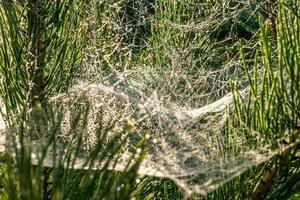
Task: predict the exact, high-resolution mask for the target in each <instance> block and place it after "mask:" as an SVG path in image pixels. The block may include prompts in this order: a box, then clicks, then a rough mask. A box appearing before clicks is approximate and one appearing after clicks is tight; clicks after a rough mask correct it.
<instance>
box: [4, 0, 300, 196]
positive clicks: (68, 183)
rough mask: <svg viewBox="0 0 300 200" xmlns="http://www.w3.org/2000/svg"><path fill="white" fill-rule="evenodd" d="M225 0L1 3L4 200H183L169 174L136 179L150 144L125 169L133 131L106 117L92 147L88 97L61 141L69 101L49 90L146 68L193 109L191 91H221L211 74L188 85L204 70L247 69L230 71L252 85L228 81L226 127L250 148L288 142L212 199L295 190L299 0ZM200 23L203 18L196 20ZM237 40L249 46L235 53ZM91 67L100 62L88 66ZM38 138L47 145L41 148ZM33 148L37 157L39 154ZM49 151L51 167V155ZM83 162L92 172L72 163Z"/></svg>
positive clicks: (299, 185)
mask: <svg viewBox="0 0 300 200" xmlns="http://www.w3.org/2000/svg"><path fill="white" fill-rule="evenodd" d="M224 2H225V3H226V5H225V4H223V2H222V1H201V2H200V1H199V2H198V1H192V0H190V1H172V0H157V1H155V0H153V1H139V2H138V1H131V0H128V1H123V0H122V1H99V2H98V1H96V2H90V1H85V2H83V1H77V0H64V1H54V0H50V1H41V0H36V1H28V2H22V1H13V0H3V1H1V2H0V28H1V38H0V44H1V45H0V48H1V50H0V74H1V78H0V80H1V86H0V94H1V98H2V100H3V101H4V103H5V107H6V110H7V112H6V113H7V114H6V115H5V120H6V123H7V124H6V125H7V130H6V131H7V135H8V141H10V143H9V146H8V147H9V148H8V149H9V151H8V152H6V153H3V154H1V155H0V199H12V200H14V199H130V198H137V199H184V198H187V196H185V194H184V192H182V191H181V189H180V188H179V187H178V186H176V185H175V184H174V183H173V182H172V181H170V180H165V179H159V178H154V177H139V176H138V174H137V171H138V168H139V166H140V164H141V162H142V160H143V158H144V156H145V151H144V149H143V147H144V146H143V145H144V144H145V140H144V139H142V141H141V142H140V143H138V145H140V146H139V147H140V148H142V152H141V153H134V154H133V155H132V157H131V158H130V159H129V160H128V163H127V165H126V166H125V168H124V169H123V170H122V171H117V167H116V166H117V165H118V162H119V160H118V158H120V157H121V155H122V153H123V149H124V146H125V144H126V141H127V139H128V138H130V136H131V135H130V134H132V133H127V132H124V133H123V134H124V135H126V137H125V138H123V137H121V135H120V134H117V135H115V136H113V137H110V135H108V132H109V128H108V127H103V126H102V125H103V124H101V113H100V114H99V113H98V114H99V124H97V131H98V132H97V139H98V140H97V142H96V145H95V146H94V147H93V148H92V149H90V150H89V151H85V150H84V149H83V148H82V144H83V142H84V141H83V138H84V135H85V134H86V132H87V129H88V123H87V122H88V116H89V115H88V114H89V112H90V105H89V103H86V102H85V101H82V99H81V100H80V99H79V100H76V103H75V104H74V105H72V106H71V107H72V109H71V114H70V116H71V123H70V124H71V126H70V128H69V129H68V130H67V132H68V134H69V135H71V141H70V142H69V143H67V144H65V143H62V142H61V141H60V140H59V137H58V135H59V134H60V133H62V132H63V130H62V129H61V127H62V124H63V117H64V116H65V114H66V113H67V110H68V109H69V110H70V108H67V107H63V106H61V105H57V104H54V103H51V102H48V97H50V96H51V95H53V94H56V93H59V92H63V91H66V90H67V89H68V88H69V86H70V85H71V83H72V81H74V77H75V76H77V75H78V74H80V73H81V75H78V76H79V77H80V78H86V79H97V78H99V77H101V76H102V75H103V74H104V75H107V74H110V73H112V72H114V71H115V70H119V69H139V68H143V67H145V66H150V67H152V68H153V70H157V71H159V72H160V73H161V74H162V75H163V76H165V79H163V80H165V82H162V83H160V84H157V85H155V86H154V85H151V83H149V87H165V86H166V85H167V86H168V84H169V83H170V82H172V83H174V82H176V84H175V85H176V86H175V87H173V88H169V91H170V97H169V98H170V99H171V100H174V99H175V98H179V100H180V102H184V103H186V104H187V105H190V106H194V105H199V104H200V105H201V103H200V102H197V100H196V99H191V98H189V99H186V96H185V95H184V94H187V93H190V92H193V93H195V94H197V95H201V94H203V93H204V94H206V93H208V91H211V90H212V88H214V86H213V87H211V84H210V83H211V82H212V80H208V81H207V82H206V83H205V84H203V86H201V87H200V88H193V89H192V90H191V89H188V90H187V89H186V88H188V87H187V85H188V84H193V83H194V82H197V81H198V80H199V77H200V76H201V70H203V69H204V70H205V72H209V71H213V70H215V69H220V70H222V69H226V70H228V71H226V73H221V74H225V75H224V77H223V76H221V78H220V82H227V81H228V80H229V79H234V78H236V79H237V80H239V79H238V78H239V77H240V76H241V74H243V73H242V72H240V71H239V72H238V73H231V72H232V71H238V70H239V67H241V66H243V70H244V73H245V74H246V76H247V81H248V83H249V85H250V88H249V91H250V92H249V95H248V96H247V97H244V96H241V94H240V93H239V92H238V85H234V84H233V85H232V89H233V91H234V93H235V96H234V97H235V98H234V100H235V104H234V109H233V110H232V113H231V115H230V117H229V118H228V123H227V125H228V126H227V127H225V129H224V134H227V135H228V137H231V136H232V135H234V134H243V135H244V136H245V138H247V140H248V141H249V147H250V146H251V144H253V145H255V144H256V143H255V141H256V140H257V137H256V136H257V134H259V136H260V137H259V138H260V139H261V141H260V142H262V143H264V144H266V145H268V146H269V147H270V148H271V149H278V148H279V147H282V148H283V149H284V150H282V151H280V152H278V154H277V155H276V156H275V157H273V158H272V159H271V160H270V161H268V162H266V163H263V164H261V165H259V166H256V167H254V168H252V169H249V170H248V171H246V172H245V173H243V174H242V175H240V176H239V177H237V178H235V179H233V180H231V181H229V182H228V183H226V184H224V185H222V186H220V187H219V188H218V189H217V190H216V191H215V192H213V193H212V194H209V195H208V196H207V197H205V199H251V198H253V199H263V198H266V199H288V198H290V199H297V198H299V191H300V182H299V180H300V161H299V148H300V145H299V129H300V128H299V126H300V125H299V122H300V113H299V110H300V85H299V84H300V63H299V62H300V59H299V58H300V44H299V41H300V32H299V29H300V18H299V16H300V10H299V8H300V3H299V1H297V0H282V1H280V2H278V5H277V2H275V1H263V2H259V1H253V2H251V5H250V6H249V7H246V8H247V9H245V4H244V3H241V2H240V3H238V4H236V3H237V2H236V1H233V0H232V1H231V0H230V1H224ZM270 2H271V3H270ZM113 3H114V5H115V6H114V7H112V6H111V5H112V4H113ZM224 5H225V7H224ZM119 8H121V9H119ZM142 8H143V9H144V8H146V9H145V10H144V11H142ZM270 8H271V10H270ZM272 9H273V10H272ZM233 10H235V11H233ZM277 13H278V14H277ZM276 17H277V18H276ZM259 18H260V21H259V20H258V19H259ZM220 19H222V20H220ZM274 19H276V20H277V21H276V20H275V21H276V22H275V21H274ZM203 20H207V23H205V26H203V27H201V26H197V25H199V24H200V23H198V22H200V21H203ZM203 24H204V23H201V25H203ZM258 31H259V32H260V35H258V34H257V33H258ZM258 40H259V41H260V47H261V49H258V48H257V46H258V45H256V43H257V41H258ZM240 43H243V44H244V47H243V48H242V51H241V53H240V55H241V58H238V57H237V56H236V54H238V49H239V48H240ZM252 47H253V48H252ZM100 51H101V52H100ZM91 52H96V55H95V54H92V53H91ZM91 55H93V56H91ZM240 61H241V63H242V65H240V64H239V62H240ZM237 63H238V64H237ZM228 65H229V66H230V67H229V69H228V68H227V67H228ZM85 66H88V67H85ZM90 66H92V67H94V68H96V69H95V70H94V71H92V72H90V71H89V67H90ZM170 67H171V68H172V69H174V70H175V71H176V72H178V73H180V74H182V75H189V76H190V77H192V78H191V79H190V80H189V81H187V80H181V79H180V80H177V79H176V78H175V79H174V80H173V79H171V80H170V78H169V74H165V75H164V72H165V70H166V69H167V68H170ZM95 72H96V73H95ZM227 72H228V73H227ZM91 73H92V74H91ZM93 73H94V74H93ZM228 74H229V75H228ZM191 75H193V76H191ZM261 75H262V76H261ZM227 76H232V77H229V78H228V77H227ZM243 84H244V83H243V82H240V85H243ZM225 87H226V88H228V87H229V86H225ZM224 90H225V89H224ZM174 91H175V92H174ZM174 93H180V94H181V93H182V94H183V95H182V96H180V97H178V96H175V95H172V94H174ZM213 93H214V94H213V95H211V98H212V99H216V98H218V97H219V96H220V95H222V91H221V92H219V91H217V92H215V91H213ZM197 95H196V96H197ZM187 101H189V102H187ZM57 111H59V112H57ZM40 119H42V120H40ZM110 125H111V126H113V125H114V122H111V124H110ZM127 129H128V128H127ZM124 130H126V127H125V128H124ZM64 131H65V130H64ZM127 131H128V130H127ZM128 132H130V131H128ZM133 132H134V131H133ZM36 137H38V139H40V140H39V141H42V142H41V144H40V145H39V147H38V149H35V146H36V141H37V140H35V139H36ZM61 149H63V150H65V151H62V150H61ZM36 152H41V153H39V154H36V156H37V157H36V158H34V159H32V158H31V156H32V153H36ZM49 154H50V155H52V156H53V163H51V166H53V165H54V166H55V167H49V166H48V167H47V163H44V162H45V160H49V159H46V158H47V156H49ZM56 155H58V159H57V157H56ZM82 158H86V159H82ZM78 160H81V161H82V164H83V166H81V168H85V169H84V170H83V169H76V167H75V166H76V162H77V161H78ZM99 160H100V164H99V162H98V161H99ZM48 164H49V165H50V163H48ZM95 166H98V167H97V169H95ZM99 166H100V167H99ZM189 198H191V199H198V198H200V197H198V196H197V194H195V195H194V196H193V195H192V196H191V197H189Z"/></svg>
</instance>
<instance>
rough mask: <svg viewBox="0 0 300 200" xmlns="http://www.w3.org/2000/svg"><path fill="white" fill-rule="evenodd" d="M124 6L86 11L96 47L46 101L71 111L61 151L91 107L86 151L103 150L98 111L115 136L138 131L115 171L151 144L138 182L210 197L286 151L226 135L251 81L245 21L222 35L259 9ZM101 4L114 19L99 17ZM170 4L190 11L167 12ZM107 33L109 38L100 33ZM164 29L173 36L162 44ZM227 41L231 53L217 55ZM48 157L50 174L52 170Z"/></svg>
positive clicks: (257, 137)
mask: <svg viewBox="0 0 300 200" xmlns="http://www.w3.org/2000/svg"><path fill="white" fill-rule="evenodd" d="M126 2H127V3H126V4H124V2H123V1H116V2H115V3H107V2H105V1H104V2H101V1H99V2H97V1H95V2H94V4H93V5H91V7H90V8H89V9H90V15H91V16H92V17H91V21H89V23H90V26H91V38H92V39H91V42H90V45H89V48H88V49H87V51H86V58H85V66H83V69H82V73H81V74H80V75H78V77H77V78H76V80H75V82H74V84H73V85H74V86H73V87H71V88H70V89H69V91H68V92H66V93H64V94H58V95H55V96H52V97H50V99H49V104H52V103H53V104H54V105H57V104H64V105H65V106H66V108H65V110H64V111H63V112H65V116H64V119H63V122H64V123H62V127H61V129H62V130H63V131H61V133H60V135H59V139H60V140H61V142H62V143H68V141H69V140H70V137H71V135H70V134H69V131H68V130H69V129H70V128H69V126H70V122H69V121H70V118H71V114H72V112H71V111H72V109H73V107H72V106H73V105H74V104H77V103H78V102H79V104H80V103H82V102H88V104H89V105H90V106H91V108H90V112H89V116H88V119H89V120H88V130H87V131H86V133H84V135H83V138H84V139H83V141H84V142H83V144H82V147H81V148H82V151H86V152H88V151H89V150H90V149H92V148H93V147H94V146H95V145H96V141H97V135H96V133H95V132H96V128H97V126H96V124H97V119H98V118H97V115H96V113H99V112H101V113H102V121H103V123H104V126H105V123H108V122H109V121H111V120H116V124H115V126H114V127H113V128H112V129H111V130H110V132H109V134H111V135H114V134H115V133H120V134H121V133H122V132H124V131H125V132H131V133H132V134H131V135H132V136H131V137H129V139H128V141H127V143H126V145H125V149H124V153H123V154H122V157H121V158H120V159H119V162H118V164H117V166H116V167H115V168H114V169H118V170H120V171H122V170H124V169H125V167H126V164H127V162H128V160H129V159H130V157H131V155H132V154H134V153H136V152H140V149H139V148H137V147H136V146H137V144H138V142H139V141H140V140H141V139H142V138H147V141H148V142H147V149H148V153H147V155H146V157H145V159H144V161H143V162H142V164H141V166H140V168H139V174H141V175H147V176H156V177H164V178H169V179H171V180H173V181H174V182H175V183H176V184H178V185H179V186H180V187H182V188H183V189H184V190H185V191H186V192H187V193H193V192H195V193H199V194H203V195H205V194H207V193H208V192H211V191H213V190H214V189H216V188H217V186H219V185H220V184H223V183H225V182H227V181H229V180H231V179H233V178H234V177H236V176H238V175H240V174H241V173H243V172H244V171H245V170H247V169H249V168H250V167H253V166H255V165H257V164H260V163H262V162H265V161H267V160H269V159H270V158H271V157H272V156H274V155H276V154H278V153H279V152H280V151H282V148H283V147H282V148H281V147H280V146H279V145H278V146H277V148H275V149H274V147H273V148H271V147H270V146H268V145H267V144H265V143H264V142H262V141H264V137H263V135H262V134H260V133H256V132H255V133H253V135H249V136H248V137H245V135H243V134H242V133H240V132H241V131H240V130H238V129H236V130H235V129H234V127H231V128H232V130H233V133H232V134H231V135H228V134H226V132H225V130H224V129H225V125H226V122H227V119H228V116H229V112H230V110H232V109H233V94H232V93H231V91H230V89H229V86H228V83H229V82H230V81H233V82H236V83H238V85H239V86H240V95H241V96H242V97H244V98H245V99H246V98H247V94H248V83H247V81H246V80H247V79H246V78H245V75H244V73H243V71H242V70H241V64H240V61H239V56H238V53H234V50H232V49H234V48H237V46H238V45H239V41H238V40H237V41H233V40H234V37H237V35H235V34H237V33H236V31H237V30H233V28H232V27H234V26H236V25H237V24H238V23H241V22H236V24H234V25H233V26H232V27H231V28H230V29H229V30H227V29H226V30H225V32H226V31H228V32H230V34H228V35H226V34H225V33H221V30H222V28H224V27H225V26H226V24H227V23H228V22H231V20H235V19H238V18H239V17H242V15H243V14H242V13H244V12H245V11H248V10H250V11H251V12H250V13H248V15H247V16H248V18H249V20H250V18H252V17H254V16H253V15H254V13H255V12H257V9H259V8H258V6H257V2H256V3H253V4H250V3H249V2H245V3H237V4H236V5H234V6H232V5H229V4H230V2H229V1H223V3H222V4H218V3H215V6H211V7H210V10H206V7H207V6H209V5H206V4H205V3H203V4H202V3H192V1H163V2H160V3H159V2H157V1H154V0H153V1H142V0H140V1H126ZM147 2H148V3H147ZM149 2H150V3H149ZM193 2H194V1H193ZM255 4H256V6H254V5H255ZM100 5H101V6H103V7H104V8H105V9H106V8H109V9H110V12H109V13H107V12H104V13H103V14H99V11H97V8H98V7H99V6H100ZM167 6H175V7H176V6H177V7H178V10H180V9H183V8H184V9H186V10H187V11H189V12H182V13H180V11H178V12H179V13H170V12H168V7H167ZM197 8H198V10H197ZM163 11H165V12H163ZM128 13H131V14H128ZM188 13H190V14H188ZM99 15H100V16H99ZM222 15H224V17H222ZM178 16H179V17H178ZM177 17H178V18H180V19H178V18H177ZM204 17H205V19H206V20H203V19H204ZM99 19H101V20H100V21H101V23H98V20H99ZM219 19H222V20H221V21H219ZM244 28H249V29H250V27H244ZM107 29H108V30H109V31H108V32H107V34H106V33H104V34H105V36H103V35H101V34H99V32H102V31H103V32H104V31H105V30H106V31H107ZM166 30H168V31H169V34H170V36H168V37H167V38H164V33H165V32H166ZM206 30H210V31H213V30H217V31H215V34H216V36H215V37H217V38H218V37H219V41H218V42H219V46H213V45H207V42H209V36H207V34H206ZM151 31H152V32H157V34H156V35H151ZM250 33H251V31H249V34H250ZM222 34H225V36H223V35H222ZM255 36H256V33H253V35H252V36H251V38H250V39H249V42H248V43H249V44H248V45H249V46H247V47H246V48H249V49H251V48H253V49H255V48H257V46H258V45H257V44H258V43H257V41H256V39H255ZM247 37H248V36H247ZM242 39H245V38H242ZM228 41H231V44H230V45H229V46H230V47H228V49H225V50H223V51H221V53H216V49H217V48H221V47H220V46H222V44H224V45H225V44H226V42H228ZM199 51H200V53H199ZM159 52H160V53H159ZM161 52H163V54H162V53H161ZM228 54H234V55H228ZM226 56H228V57H230V58H231V59H230V60H229V61H228V62H226V63H224V62H222V61H220V62H219V63H218V62H214V59H216V60H217V59H218V58H219V57H225V58H226ZM139 58H143V59H140V60H139ZM158 60H159V61H158ZM157 65H159V66H157ZM210 66H213V67H210ZM260 70H261V69H260ZM75 101H78V102H75ZM81 101H82V102H81ZM1 128H4V126H2V125H1ZM121 135H122V134H121ZM249 137H250V138H251V142H249ZM2 138H3V137H2ZM2 144H4V140H3V139H0V146H2ZM284 148H287V147H284ZM2 150H3V149H2ZM50 157H51V156H50ZM50 157H49V158H48V160H47V159H46V160H45V162H44V163H45V165H46V166H53V165H54V164H53V160H51V158H50ZM83 160H84V157H83V158H82V160H80V159H78V162H77V163H76V164H75V165H74V168H82V164H83ZM95 168H97V166H95Z"/></svg>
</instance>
